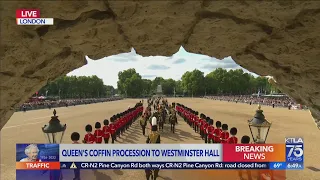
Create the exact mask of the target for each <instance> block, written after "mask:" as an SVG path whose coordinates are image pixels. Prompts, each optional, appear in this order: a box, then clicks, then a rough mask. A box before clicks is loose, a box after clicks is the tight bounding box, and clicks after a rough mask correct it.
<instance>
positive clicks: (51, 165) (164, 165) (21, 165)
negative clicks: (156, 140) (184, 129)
mask: <svg viewBox="0 0 320 180" xmlns="http://www.w3.org/2000/svg"><path fill="white" fill-rule="evenodd" d="M303 167H304V166H303V163H287V162H32V163H30V162H17V163H16V169H20V170H21V169H24V170H54V169H271V170H302V169H303Z"/></svg>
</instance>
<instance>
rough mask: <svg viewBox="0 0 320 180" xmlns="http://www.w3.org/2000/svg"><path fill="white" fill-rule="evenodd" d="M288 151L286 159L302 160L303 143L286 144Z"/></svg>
mask: <svg viewBox="0 0 320 180" xmlns="http://www.w3.org/2000/svg"><path fill="white" fill-rule="evenodd" d="M286 147H287V149H289V152H288V154H287V161H303V145H302V144H301V145H289V144H288V145H286Z"/></svg>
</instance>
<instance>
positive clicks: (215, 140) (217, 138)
mask: <svg viewBox="0 0 320 180" xmlns="http://www.w3.org/2000/svg"><path fill="white" fill-rule="evenodd" d="M221 133H222V129H221V122H220V121H217V122H216V129H215V130H214V131H213V143H220V142H221V140H220V136H221Z"/></svg>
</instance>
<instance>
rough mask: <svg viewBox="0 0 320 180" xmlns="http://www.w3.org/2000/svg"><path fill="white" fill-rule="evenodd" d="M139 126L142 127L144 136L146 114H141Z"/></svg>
mask: <svg viewBox="0 0 320 180" xmlns="http://www.w3.org/2000/svg"><path fill="white" fill-rule="evenodd" d="M140 126H141V128H142V134H143V135H144V136H145V134H146V126H147V121H146V114H143V115H142V117H141V119H140Z"/></svg>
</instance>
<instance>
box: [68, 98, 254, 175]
mask: <svg viewBox="0 0 320 180" xmlns="http://www.w3.org/2000/svg"><path fill="white" fill-rule="evenodd" d="M143 101H144V100H142V101H140V102H138V103H136V104H135V106H134V107H133V108H130V107H128V109H127V110H125V111H123V112H121V113H118V114H115V115H113V116H111V117H110V121H109V120H108V119H105V120H103V122H96V123H95V124H94V126H93V125H91V124H87V125H86V126H85V128H84V130H85V132H86V134H85V136H84V137H83V140H82V143H85V144H101V143H105V144H108V143H109V142H110V143H112V144H114V143H116V142H117V138H121V136H123V135H124V133H126V131H128V129H129V128H130V127H131V126H132V124H133V123H134V122H135V121H136V120H137V119H140V120H139V124H140V126H141V129H142V135H143V136H145V137H146V143H147V144H159V143H161V132H163V131H164V124H170V132H171V133H173V134H174V133H175V126H176V125H177V123H178V118H177V115H178V116H179V117H181V118H182V119H183V120H184V121H185V123H187V124H188V125H189V126H190V128H192V130H193V131H194V132H195V133H198V135H199V137H201V139H202V140H203V142H204V143H209V144H210V143H229V144H236V143H239V142H238V138H237V137H236V135H237V132H238V130H237V128H236V127H232V128H230V131H229V128H228V124H222V122H221V121H216V123H215V126H214V120H213V119H212V118H210V117H209V116H206V115H205V114H203V113H201V114H199V112H198V111H195V110H193V109H191V108H188V107H186V106H184V105H183V104H180V103H175V102H172V103H171V104H170V103H169V102H168V100H167V99H165V98H163V97H152V98H149V99H148V100H147V102H146V104H147V106H146V108H144V107H143V105H144V104H143ZM102 124H103V125H102ZM147 127H149V128H147ZM146 129H149V130H150V131H149V132H147V133H146ZM109 139H110V141H109ZM71 140H72V143H73V144H79V143H80V142H79V141H80V140H81V137H80V133H79V132H73V133H72V134H71ZM241 143H245V144H247V143H250V137H249V136H247V135H245V136H243V137H242V138H241ZM159 172H160V169H146V170H145V176H146V179H147V180H149V179H151V180H155V179H157V178H158V176H159ZM239 175H240V177H242V174H239ZM80 177H81V175H80V170H74V180H80V179H81V178H80ZM250 177H251V175H250V176H249V178H250Z"/></svg>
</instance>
